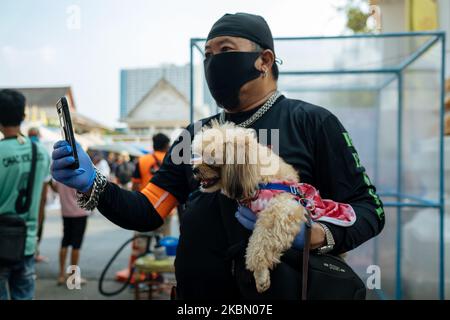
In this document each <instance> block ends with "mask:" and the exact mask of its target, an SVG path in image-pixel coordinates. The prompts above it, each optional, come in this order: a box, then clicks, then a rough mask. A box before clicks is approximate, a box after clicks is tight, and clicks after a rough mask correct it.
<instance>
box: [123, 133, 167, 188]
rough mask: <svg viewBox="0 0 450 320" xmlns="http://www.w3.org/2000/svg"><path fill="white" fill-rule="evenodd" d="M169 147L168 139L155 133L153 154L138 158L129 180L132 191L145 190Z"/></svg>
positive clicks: (161, 134)
mask: <svg viewBox="0 0 450 320" xmlns="http://www.w3.org/2000/svg"><path fill="white" fill-rule="evenodd" d="M169 146H170V139H169V137H168V136H166V135H165V134H163V133H157V134H155V135H154V136H153V152H152V153H149V154H146V155H144V156H141V157H139V159H138V162H137V164H136V168H135V170H134V173H133V177H132V179H131V181H132V182H133V187H132V190H134V191H140V190H142V189H144V188H145V186H146V185H147V183H148V182H149V181H150V179H151V178H152V177H153V174H155V173H156V171H158V170H159V167H161V164H162V161H163V159H164V157H165V155H166V152H167V150H169Z"/></svg>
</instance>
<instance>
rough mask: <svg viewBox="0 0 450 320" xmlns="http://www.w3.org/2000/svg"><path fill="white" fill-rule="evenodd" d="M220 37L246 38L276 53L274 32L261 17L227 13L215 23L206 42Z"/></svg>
mask: <svg viewBox="0 0 450 320" xmlns="http://www.w3.org/2000/svg"><path fill="white" fill-rule="evenodd" d="M219 36H233V37H241V38H245V39H248V40H251V41H253V42H255V43H257V44H259V45H260V46H261V47H262V48H263V49H270V50H272V51H273V52H274V53H275V48H274V45H273V37H272V32H271V31H270V28H269V25H268V24H267V22H266V20H264V18H263V17H261V16H257V15H254V14H249V13H242V12H238V13H235V14H229V13H227V14H225V15H224V16H223V17H222V18H220V19H219V20H217V21H216V23H214V25H213V26H212V28H211V31H210V32H209V34H208V38H207V40H206V41H208V40H210V39H213V38H215V37H219Z"/></svg>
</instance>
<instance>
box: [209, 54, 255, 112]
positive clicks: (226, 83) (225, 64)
mask: <svg viewBox="0 0 450 320" xmlns="http://www.w3.org/2000/svg"><path fill="white" fill-rule="evenodd" d="M260 54H261V53H260V52H241V51H239V52H225V53H220V54H216V55H212V56H210V57H208V58H206V59H205V60H204V62H203V64H204V67H205V77H206V82H207V83H208V87H209V91H210V92H211V95H212V96H213V98H214V99H215V100H216V102H217V104H218V105H219V106H220V107H222V108H225V109H228V110H233V109H236V108H238V107H239V91H240V89H241V87H242V86H243V85H244V84H245V83H247V82H249V81H251V80H254V79H256V78H258V77H259V76H260V75H261V71H259V70H258V69H256V68H255V61H256V59H257V58H258V57H259V55H260Z"/></svg>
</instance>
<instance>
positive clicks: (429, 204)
mask: <svg viewBox="0 0 450 320" xmlns="http://www.w3.org/2000/svg"><path fill="white" fill-rule="evenodd" d="M420 36H429V37H431V38H430V39H429V40H428V41H426V42H425V43H424V44H422V45H421V46H420V47H419V48H418V49H417V50H416V51H415V52H414V53H412V54H411V55H410V56H409V57H408V58H407V59H406V60H405V61H403V62H402V63H400V65H398V66H396V67H390V68H374V69H343V70H320V71H319V70H318V71H314V70H301V71H285V72H282V71H281V70H280V76H291V75H295V76H298V75H333V74H335V75H340V74H370V73H371V74H392V77H391V78H390V79H388V81H386V82H385V83H383V84H382V85H381V86H379V87H378V88H375V90H377V91H378V93H379V92H380V91H381V90H382V89H383V88H385V87H386V86H388V85H390V84H391V83H392V82H394V81H397V90H398V97H397V99H398V119H397V122H398V125H397V146H398V150H399V152H398V157H397V164H396V166H397V177H396V179H397V188H396V190H395V192H389V193H387V192H386V193H380V196H381V197H393V198H395V199H396V200H395V201H383V204H384V207H393V208H396V209H397V212H396V215H397V234H396V247H397V248H396V284H395V298H396V299H402V298H403V292H402V255H401V253H402V251H401V250H402V223H401V219H402V209H403V208H405V207H418V208H436V209H439V279H438V280H439V282H438V283H439V289H438V290H439V298H440V299H442V300H443V299H445V256H444V253H445V239H444V236H445V235H444V204H445V203H444V112H445V109H444V99H445V88H444V85H445V44H446V40H445V32H440V31H439V32H401V33H384V34H357V35H345V36H327V37H322V36H314V37H283V38H274V40H276V41H277V40H279V41H299V40H300V41H301V40H330V39H358V38H396V37H420ZM204 41H206V39H204V38H191V41H190V70H191V88H190V95H191V96H190V109H191V110H190V121H191V123H192V122H193V120H194V112H193V110H194V106H193V101H194V88H193V86H194V82H193V71H194V50H198V52H199V53H200V54H202V55H203V49H202V48H201V47H200V46H199V45H198V42H204ZM439 42H440V43H441V47H442V51H441V70H440V72H441V75H440V76H441V88H440V92H441V96H440V123H439V126H440V138H439V171H440V172H439V177H440V178H439V201H432V200H429V199H423V198H420V197H415V196H411V195H407V194H403V190H402V189H403V185H402V183H403V181H402V173H403V159H402V152H401V146H402V143H403V136H402V131H403V130H402V129H403V111H404V106H403V103H404V99H403V71H404V70H405V69H406V68H407V67H408V66H409V65H411V64H412V63H414V62H415V61H416V60H417V59H418V58H420V57H421V56H422V55H423V54H424V53H425V52H426V51H427V50H429V49H430V48H431V47H433V46H434V45H435V44H436V43H439ZM312 90H314V89H312ZM372 90H373V89H372ZM377 138H378V137H377ZM376 161H377V160H376ZM376 161H375V162H376ZM403 200H409V201H408V202H403ZM411 201H413V202H411ZM374 245H375V248H377V247H378V242H377V241H375V243H374ZM375 255H376V256H375V257H374V259H375V261H377V259H378V257H377V252H375ZM377 291H378V292H377V293H378V295H379V297H380V298H382V299H385V298H386V295H385V293H384V292H383V291H381V290H377Z"/></svg>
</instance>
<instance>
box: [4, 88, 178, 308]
mask: <svg viewBox="0 0 450 320" xmlns="http://www.w3.org/2000/svg"><path fill="white" fill-rule="evenodd" d="M25 103H26V101H25V97H24V96H23V95H22V94H21V93H20V92H18V91H14V90H8V89H5V90H1V91H0V131H1V133H2V134H3V139H2V140H0V152H1V158H2V163H0V181H2V183H1V184H0V233H1V232H2V231H3V229H2V228H4V226H6V227H7V226H11V225H14V224H17V221H19V219H21V220H22V221H24V222H25V225H26V228H25V229H26V233H25V234H20V230H13V231H14V232H17V233H18V237H20V238H21V239H20V241H16V242H11V243H9V248H6V249H5V248H4V246H2V244H0V300H2V299H14V300H16V299H18V300H20V299H32V298H33V297H34V290H35V263H36V262H48V261H49V259H48V258H47V257H45V256H44V255H42V254H41V252H40V250H39V247H40V243H41V241H42V239H43V237H45V232H44V226H45V212H46V201H47V198H49V193H50V192H54V193H56V194H58V195H59V202H60V207H61V210H60V211H61V217H62V239H61V245H60V249H59V254H58V257H59V273H58V275H55V278H57V281H56V284H58V285H64V284H65V283H66V278H67V276H68V275H67V273H66V263H67V257H68V256H69V257H70V259H69V263H70V265H75V266H78V265H79V260H80V250H81V247H82V243H83V238H84V235H85V232H86V227H87V222H88V217H89V216H90V214H91V212H89V211H87V210H85V209H82V208H80V207H79V206H78V204H77V195H76V193H77V191H76V190H75V189H73V188H70V187H68V186H66V185H64V184H62V183H60V182H57V181H55V180H54V179H52V178H51V176H50V174H49V166H50V155H49V154H48V152H47V150H46V149H45V148H44V146H43V145H42V144H41V143H40V139H41V136H40V132H39V128H35V127H33V128H30V129H29V130H28V134H27V135H23V134H22V132H21V130H20V128H21V124H22V122H23V120H24V117H25ZM169 143H170V139H169V138H168V137H167V136H166V135H164V134H162V133H159V134H156V135H155V136H154V137H153V149H154V150H153V152H150V153H149V154H147V155H144V156H141V157H134V158H131V157H130V156H129V154H128V153H126V152H122V153H120V154H117V153H113V152H111V153H107V152H102V151H95V150H88V151H87V153H88V154H89V157H90V158H91V160H92V162H93V163H94V164H95V166H96V168H97V169H98V170H99V171H100V172H101V173H102V174H103V175H104V176H105V177H107V179H108V180H109V181H111V182H114V183H116V184H118V185H120V186H121V187H122V188H124V189H127V190H140V189H142V188H143V186H145V184H146V181H147V182H148V181H149V180H150V179H151V177H152V175H153V174H154V173H155V172H156V171H157V170H158V169H159V167H160V166H161V163H162V160H163V158H164V156H165V153H166V152H167V150H168V148H169ZM32 146H35V147H36V150H37V151H36V156H35V157H33V156H32V157H31V158H30V157H29V154H30V153H31V150H32ZM33 167H34V169H33ZM17 177H20V179H17ZM27 181H31V182H32V184H31V185H30V186H28V185H27ZM24 194H25V196H24V198H23V199H22V198H21V197H22V196H23V195H24ZM19 202H22V203H25V204H27V203H28V205H27V206H26V207H25V208H23V209H21V210H18V207H19V206H18V203H19ZM6 240H8V239H3V238H2V235H0V243H1V242H2V241H3V244H5V243H6V242H5V241H6ZM8 241H10V240H8ZM21 244H22V245H21ZM5 250H7V251H16V252H3V251H5ZM17 251H23V252H17ZM55 254H56V253H55ZM85 282H86V280H85V279H83V278H82V279H81V283H82V284H83V283H85Z"/></svg>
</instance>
